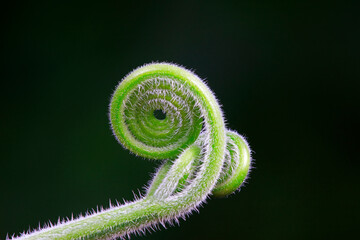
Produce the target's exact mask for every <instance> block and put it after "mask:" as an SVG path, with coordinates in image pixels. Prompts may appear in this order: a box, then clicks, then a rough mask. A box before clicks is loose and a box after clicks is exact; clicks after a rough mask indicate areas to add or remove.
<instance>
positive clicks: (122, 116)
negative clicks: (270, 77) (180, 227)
mask: <svg viewBox="0 0 360 240" xmlns="http://www.w3.org/2000/svg"><path fill="white" fill-rule="evenodd" d="M110 121H111V126H112V129H113V132H114V135H115V137H116V138H117V140H118V141H119V142H120V143H121V144H122V145H123V146H124V147H125V148H127V149H129V150H130V151H131V152H133V153H135V154H136V155H138V156H142V157H145V158H149V159H161V160H163V163H162V165H161V167H160V168H159V169H158V170H157V172H156V174H155V175H154V178H153V180H152V182H151V183H150V184H149V186H148V188H147V192H146V195H145V196H144V197H142V198H140V199H138V200H135V201H133V202H130V203H126V204H123V205H117V206H111V205H110V208H109V209H106V210H101V211H99V212H96V213H93V214H89V215H87V216H84V217H83V216H80V217H79V218H77V219H74V220H69V221H63V222H61V221H60V222H59V223H58V224H56V225H54V226H50V227H46V228H44V229H39V230H36V231H34V232H32V233H27V234H25V233H24V234H22V235H21V236H20V237H19V239H114V238H116V237H122V236H126V235H129V234H131V233H133V232H139V231H140V232H144V231H145V230H146V229H147V228H148V227H150V228H151V229H152V227H155V226H157V225H158V224H162V225H164V224H165V223H167V222H174V221H175V222H177V221H178V218H179V217H182V218H185V216H187V215H188V214H190V213H191V212H192V211H193V210H195V209H196V208H197V207H198V206H199V205H200V204H201V203H202V202H203V201H204V200H205V199H206V198H207V197H208V196H209V195H210V194H213V195H215V196H226V195H228V194H231V193H233V192H234V191H236V190H237V189H239V187H240V186H241V185H242V183H243V182H244V181H245V179H246V177H247V175H248V172H249V168H250V163H251V157H250V148H249V146H248V144H247V142H246V141H245V139H244V138H243V137H242V136H240V135H239V134H238V133H236V132H234V131H231V130H227V129H226V128H225V123H224V118H223V115H222V111H221V109H220V106H219V103H218V101H217V100H216V98H215V96H214V94H213V93H212V92H211V91H210V89H209V88H208V87H207V86H206V85H205V84H204V83H203V82H202V81H201V79H200V78H199V77H198V76H196V75H195V74H194V73H193V72H191V71H189V70H186V69H185V68H182V67H179V66H176V65H174V64H168V63H159V64H148V65H145V66H142V67H140V68H138V69H136V70H134V71H132V72H131V73H130V74H129V75H127V76H126V77H125V78H124V79H123V80H122V81H121V83H120V84H119V85H118V86H117V88H116V90H115V92H114V94H113V96H112V99H111V103H110Z"/></svg>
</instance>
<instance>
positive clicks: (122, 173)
mask: <svg viewBox="0 0 360 240" xmlns="http://www.w3.org/2000/svg"><path fill="white" fill-rule="evenodd" d="M3 4H4V3H3ZM6 4H7V5H3V7H2V12H3V14H2V16H1V18H2V20H1V22H2V33H3V37H2V38H1V40H0V41H1V42H2V44H1V68H2V70H1V75H2V76H1V80H2V81H1V82H2V83H1V90H0V98H1V113H0V114H1V115H0V116H1V117H0V137H1V157H0V159H1V165H0V174H1V175H0V188H1V193H0V206H1V207H0V239H5V238H6V234H10V235H12V234H13V233H19V232H22V231H23V230H28V229H29V227H30V228H34V227H37V226H38V225H39V222H40V223H41V224H43V223H45V222H47V221H48V220H51V221H53V222H54V221H56V220H57V219H58V217H59V216H60V217H67V216H71V214H72V213H74V215H75V216H76V215H78V214H79V213H84V212H86V211H88V210H90V209H92V208H96V207H97V206H108V202H109V199H111V200H113V201H115V200H116V199H117V200H120V201H121V200H122V199H126V200H132V199H133V193H132V191H135V192H137V189H140V190H141V189H142V187H143V186H144V185H145V184H146V183H147V182H148V180H149V179H150V173H152V172H153V171H154V169H155V168H156V167H157V166H158V165H159V163H158V162H155V161H147V160H143V159H141V158H137V157H135V156H134V155H131V154H129V152H128V151H127V150H124V149H123V148H122V147H121V146H120V145H119V144H118V143H117V142H116V140H115V139H114V137H113V136H112V133H111V130H110V126H109V120H108V104H109V101H110V96H111V94H112V92H113V90H114V89H115V86H116V85H117V84H118V82H119V81H120V80H121V79H122V77H123V76H124V75H126V74H127V73H128V72H129V71H131V70H132V69H134V68H136V67H137V66H139V65H142V64H144V63H149V62H152V61H169V62H174V63H178V64H181V65H183V66H186V67H188V68H190V69H193V70H195V72H196V73H197V74H198V75H199V76H200V77H202V78H204V79H206V81H207V83H208V85H209V86H210V88H211V89H212V90H213V91H214V92H215V94H216V96H217V97H218V99H219V100H220V102H221V104H222V105H223V110H224V112H225V116H226V118H227V122H228V127H229V128H231V129H234V130H237V131H238V132H239V133H241V134H243V135H245V136H246V137H247V138H248V140H249V143H250V146H251V147H252V149H253V151H254V152H253V157H254V159H255V164H254V169H253V171H252V173H251V178H250V179H249V181H248V184H247V185H246V186H245V187H243V188H242V189H241V192H239V193H237V194H235V195H231V196H230V197H228V198H224V199H211V200H209V201H208V203H207V204H205V205H204V206H203V207H202V208H201V209H200V214H197V213H196V214H193V215H192V216H191V217H189V218H188V219H187V220H186V221H181V224H180V227H179V226H176V227H169V228H168V229H167V230H164V229H163V230H161V231H157V232H155V233H152V234H147V236H146V237H139V236H133V237H132V239H189V240H190V239H191V240H192V239H194V240H195V239H265V238H266V239H304V238H307V239H309V238H319V239H331V238H340V237H341V238H344V237H349V236H351V235H352V234H355V233H358V226H359V221H358V220H359V218H358V216H359V198H358V197H359V181H358V180H359V179H358V178H359V159H358V154H356V153H357V152H358V141H357V140H358V135H357V133H358V131H357V130H358V124H359V102H360V101H359V100H360V99H359V80H360V70H359V66H360V61H359V53H360V51H359V50H360V49H359V42H360V38H359V36H360V34H359V24H360V22H359V18H358V9H357V8H356V6H355V5H353V4H350V3H348V2H346V1H340V2H338V4H335V3H334V2H333V4H331V3H330V2H328V3H327V4H322V3H320V2H319V3H303V2H299V3H297V2H295V1H291V2H286V1H264V2H261V1H256V2H254V1H248V2H243V1H233V2H231V1H229V2H227V1H223V2H220V1H218V2H209V1H143V2H142V1H134V2H130V1H128V2H121V1H119V2H106V1H101V2H100V1H99V2H95V1H77V2H64V1H53V2H50V1H36V2H35V1H28V2H26V1H23V2H15V1H9V2H7V3H6Z"/></svg>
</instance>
